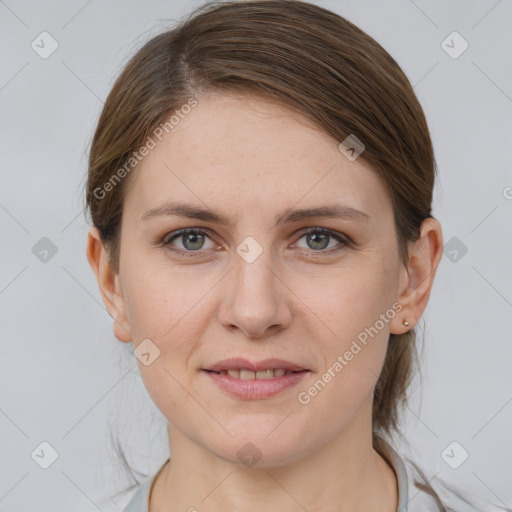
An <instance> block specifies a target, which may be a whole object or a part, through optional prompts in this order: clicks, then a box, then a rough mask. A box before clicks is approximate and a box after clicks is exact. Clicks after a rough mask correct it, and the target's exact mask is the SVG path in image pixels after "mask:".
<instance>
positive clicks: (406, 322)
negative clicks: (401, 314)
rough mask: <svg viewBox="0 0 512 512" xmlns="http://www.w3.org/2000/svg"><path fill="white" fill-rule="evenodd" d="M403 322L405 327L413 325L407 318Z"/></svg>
mask: <svg viewBox="0 0 512 512" xmlns="http://www.w3.org/2000/svg"><path fill="white" fill-rule="evenodd" d="M402 323H403V324H404V327H409V325H411V324H410V323H409V322H408V321H407V320H403V321H402Z"/></svg>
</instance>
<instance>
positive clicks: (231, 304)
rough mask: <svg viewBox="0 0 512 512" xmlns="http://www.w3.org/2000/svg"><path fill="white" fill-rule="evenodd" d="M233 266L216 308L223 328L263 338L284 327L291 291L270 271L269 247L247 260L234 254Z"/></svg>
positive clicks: (286, 322) (288, 314)
mask: <svg viewBox="0 0 512 512" xmlns="http://www.w3.org/2000/svg"><path fill="white" fill-rule="evenodd" d="M233 265H234V268H233V270H232V271H231V272H230V273H229V274H228V277H227V279H228V282H227V284H226V286H225V287H224V289H223V297H222V303H221V305H220V307H219V319H220V321H221V323H222V324H223V325H224V327H225V328H226V329H228V330H230V331H236V330H237V329H239V330H240V331H242V332H243V333H244V334H245V336H247V337H248V338H265V337H268V336H270V335H271V334H276V333H277V332H279V331H280V330H282V329H285V328H286V327H288V326H289V325H290V323H291V320H292V305H291V295H292V293H291V292H290V290H289V288H288V287H287V286H286V284H285V283H284V281H283V279H282V277H281V276H280V275H279V272H276V271H275V270H273V268H272V267H273V266H274V267H275V265H273V262H272V255H271V254H270V250H266V249H265V250H263V252H262V253H261V254H260V255H259V256H258V258H257V259H256V260H255V261H252V262H251V263H249V262H247V261H245V260H244V259H243V258H242V257H240V256H239V255H238V254H236V255H235V258H234V261H233Z"/></svg>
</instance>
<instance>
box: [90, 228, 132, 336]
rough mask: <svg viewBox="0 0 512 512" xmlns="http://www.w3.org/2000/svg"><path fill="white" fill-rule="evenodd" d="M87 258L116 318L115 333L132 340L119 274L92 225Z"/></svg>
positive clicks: (110, 312) (112, 314)
mask: <svg viewBox="0 0 512 512" xmlns="http://www.w3.org/2000/svg"><path fill="white" fill-rule="evenodd" d="M87 259H88V260H89V264H90V265H91V268H92V270H93V272H94V274H95V276H96V281H97V282H98V287H99V289H100V292H101V296H102V297H103V302H104V303H105V306H106V307H107V310H108V313H109V314H110V316H111V317H112V318H113V319H114V334H115V336H116V338H117V339H118V340H119V341H122V342H124V343H129V342H131V341H132V334H131V330H130V325H129V323H128V320H127V317H126V305H125V300H124V296H123V293H122V290H121V283H120V279H119V274H118V273H116V272H115V271H114V269H113V268H112V266H111V265H110V263H109V261H108V251H107V249H106V248H105V247H104V246H103V243H102V241H101V238H100V234H99V231H98V229H97V228H95V227H92V228H91V229H90V230H89V235H88V237H87Z"/></svg>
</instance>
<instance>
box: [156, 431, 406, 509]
mask: <svg viewBox="0 0 512 512" xmlns="http://www.w3.org/2000/svg"><path fill="white" fill-rule="evenodd" d="M354 427H357V428H352V429H350V430H352V431H345V432H344V433H343V434H340V435H338V436H337V437H335V438H334V439H332V440H331V441H330V442H329V443H327V444H326V445H324V446H323V447H321V448H320V449H318V450H315V451H314V452H313V453H311V454H310V455H308V456H307V457H303V458H302V459H300V460H297V461H294V462H291V463H288V464H285V465H281V466H273V467H263V468H260V467H256V466H255V467H252V468H247V467H245V466H242V465H240V464H235V463H232V462H229V461H226V460H224V459H221V458H219V457H217V456H216V455H215V454H213V453H212V452H210V451H209V450H206V449H205V448H203V447H202V446H199V445H197V444H196V443H194V442H193V441H192V440H190V439H189V438H188V437H186V436H184V435H183V434H182V433H181V432H180V431H179V430H178V429H176V428H174V427H173V426H172V425H169V446H170V449H171V450H170V451H171V461H170V463H168V464H167V465H166V466H165V467H164V468H163V469H162V471H161V472H160V474H159V475H158V477H157V479H156V480H155V483H154V485H153V489H152V492H151V497H150V509H149V512H175V511H184V510H186V511H190V512H194V511H196V510H208V511H209V512H223V511H225V510H244V512H257V511H258V512H259V511H260V510H262V509H263V510H266V511H269V512H274V511H275V512H277V511H279V512H298V511H303V510H307V511H308V512H320V511H321V512H335V511H336V512H346V511H350V512H367V511H368V510H379V511H381V512H396V510H397V506H398V490H397V481H396V477H395V474H394V471H393V469H392V468H391V467H390V466H389V465H388V463H387V462H386V461H385V460H384V459H383V458H382V457H381V456H380V455H379V454H378V453H377V452H376V451H375V450H374V449H373V446H372V440H371V430H370V431H369V432H365V435H364V436H363V435H362V434H361V432H362V431H361V428H360V425H355V426H354Z"/></svg>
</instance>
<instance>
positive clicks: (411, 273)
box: [390, 217, 443, 334]
mask: <svg viewBox="0 0 512 512" xmlns="http://www.w3.org/2000/svg"><path fill="white" fill-rule="evenodd" d="M408 249H409V258H408V262H407V265H406V266H402V269H401V271H400V279H399V288H398V297H397V302H399V303H400V304H401V305H402V310H401V311H400V313H399V314H397V315H396V316H395V317H394V318H393V320H392V321H391V325H390V328H391V330H390V332H391V333H392V334H403V333H405V332H407V331H409V330H411V329H412V328H413V327H414V326H415V325H416V323H417V322H418V320H419V319H420V317H421V315H422V314H423V311H424V310H425V308H426V307H427V303H428V299H429V297H430V291H431V289H432V284H433V282H434V277H435V274H436V270H437V266H438V264H439V261H440V260H441V257H442V255H443V234H442V229H441V225H440V224H439V222H438V221H437V220H436V219H434V218H433V217H429V218H428V219H425V220H424V221H423V222H422V224H421V227H420V237H419V239H418V240H417V241H416V242H410V243H409V247H408ZM403 320H407V321H408V322H409V324H410V325H408V326H407V327H406V326H404V325H403V323H402V322H403Z"/></svg>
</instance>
